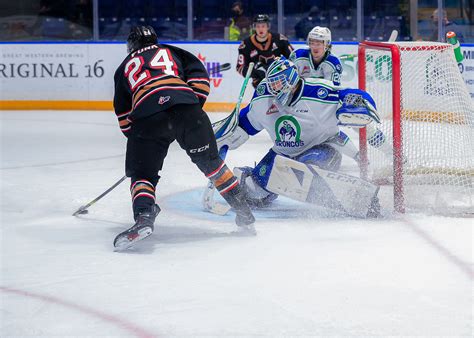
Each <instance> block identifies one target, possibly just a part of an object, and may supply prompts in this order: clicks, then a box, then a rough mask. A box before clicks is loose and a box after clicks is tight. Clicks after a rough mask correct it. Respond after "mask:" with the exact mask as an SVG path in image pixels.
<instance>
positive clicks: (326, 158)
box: [217, 57, 379, 217]
mask: <svg viewBox="0 0 474 338" xmlns="http://www.w3.org/2000/svg"><path fill="white" fill-rule="evenodd" d="M374 121H375V122H379V118H378V115H377V112H376V106H375V102H374V101H373V99H372V98H371V96H370V95H369V94H368V93H366V92H364V91H362V90H359V89H350V88H342V87H339V86H335V85H334V84H333V83H332V82H331V81H327V80H324V79H315V78H306V79H304V78H301V77H300V76H299V75H298V71H297V69H296V66H295V65H294V64H293V62H291V61H289V60H287V59H285V58H284V57H282V58H280V59H279V60H276V61H274V62H273V63H272V64H271V66H270V67H269V68H268V70H267V73H266V79H265V80H263V81H262V82H261V83H260V84H259V85H258V87H257V88H256V90H255V93H254V95H253V98H252V100H251V102H250V104H249V105H248V106H247V107H245V108H243V109H242V110H241V111H240V113H239V125H238V127H237V128H236V129H235V131H234V132H233V133H232V134H230V135H228V136H226V137H223V138H219V139H218V140H217V144H218V147H219V148H220V147H224V146H226V147H228V148H229V149H236V148H237V147H239V146H240V145H242V144H243V143H244V142H246V141H247V139H248V138H249V135H255V134H257V133H258V132H260V131H262V130H266V131H267V132H268V134H269V135H270V137H271V138H272V140H273V143H274V145H273V147H272V148H271V149H270V150H269V152H268V153H267V154H266V155H265V156H264V157H263V159H262V160H261V161H260V162H259V163H258V164H257V165H256V166H255V168H250V167H240V168H236V169H235V170H234V173H235V174H236V176H237V177H240V182H241V184H242V185H243V186H244V187H245V191H246V198H247V201H248V202H249V204H251V205H253V206H257V207H261V206H266V205H268V204H270V203H271V201H273V200H274V199H275V198H276V197H277V194H282V195H285V196H287V197H290V198H294V199H297V200H302V201H306V202H310V203H315V204H320V205H323V206H325V207H329V208H332V209H336V210H338V211H341V212H344V213H347V214H349V215H353V216H358V217H366V216H377V215H378V213H379V205H378V199H377V192H378V187H377V186H375V185H373V184H371V183H369V182H367V181H364V180H362V179H360V178H358V177H354V176H349V175H345V174H341V173H338V170H339V167H340V164H341V157H342V156H341V154H340V152H339V151H338V148H339V147H338V146H337V144H335V143H334V142H333V139H334V137H335V136H337V135H338V134H339V126H340V125H342V126H353V127H364V126H366V125H367V124H369V123H371V122H374ZM305 173H306V174H305ZM335 173H337V174H335Z"/></svg>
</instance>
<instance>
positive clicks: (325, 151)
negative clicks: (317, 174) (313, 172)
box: [295, 134, 347, 171]
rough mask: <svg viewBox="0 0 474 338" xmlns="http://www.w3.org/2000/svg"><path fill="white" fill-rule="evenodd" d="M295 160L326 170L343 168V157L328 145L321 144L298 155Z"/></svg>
mask: <svg viewBox="0 0 474 338" xmlns="http://www.w3.org/2000/svg"><path fill="white" fill-rule="evenodd" d="M344 135H345V134H344ZM346 136H347V135H346ZM295 160H296V161H298V162H303V163H308V164H314V165H317V166H318V167H320V168H322V169H325V170H331V171H337V170H339V168H340V167H341V160H342V155H341V153H340V152H338V151H337V150H336V149H334V148H333V147H331V146H329V145H327V144H320V145H317V146H314V147H313V148H311V149H308V150H306V151H305V152H304V153H303V154H301V155H298V156H297V157H295Z"/></svg>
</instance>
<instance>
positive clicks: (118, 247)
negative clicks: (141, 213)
mask: <svg viewBox="0 0 474 338" xmlns="http://www.w3.org/2000/svg"><path fill="white" fill-rule="evenodd" d="M152 233H153V230H152V229H151V228H149V227H146V228H143V229H140V230H139V231H138V233H137V234H124V235H122V236H120V237H119V238H118V239H117V240H116V241H115V244H114V245H115V249H114V251H117V252H119V251H124V250H127V249H129V248H131V247H132V246H133V245H134V244H135V243H136V242H138V241H141V240H142V239H145V238H147V237H148V236H150V235H151V234H152Z"/></svg>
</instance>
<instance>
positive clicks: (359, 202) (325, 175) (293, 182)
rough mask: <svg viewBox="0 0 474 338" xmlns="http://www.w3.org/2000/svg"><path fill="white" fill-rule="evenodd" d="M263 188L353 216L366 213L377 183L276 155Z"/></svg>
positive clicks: (371, 202) (375, 193)
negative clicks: (265, 185)
mask: <svg viewBox="0 0 474 338" xmlns="http://www.w3.org/2000/svg"><path fill="white" fill-rule="evenodd" d="M266 188H267V190H269V191H271V192H273V193H276V194H280V195H283V196H287V197H289V198H292V199H295V200H298V201H302V202H307V203H312V204H317V205H320V206H323V207H327V208H330V209H333V210H336V211H339V212H343V213H346V214H348V215H350V216H355V217H362V218H365V217H367V215H368V213H369V209H370V208H372V206H373V200H374V198H375V197H376V196H377V193H378V187H377V186H376V185H374V184H372V183H370V182H367V181H365V180H362V179H360V178H358V177H355V176H351V175H346V174H342V173H337V172H332V171H327V170H323V169H321V168H318V167H317V166H315V165H311V164H305V163H301V162H298V161H295V160H292V159H289V158H286V157H283V156H279V155H277V156H276V158H275V161H274V165H273V168H272V171H271V173H270V178H269V180H268V184H267V187H266Z"/></svg>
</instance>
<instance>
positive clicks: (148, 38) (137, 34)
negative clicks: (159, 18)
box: [127, 26, 158, 53]
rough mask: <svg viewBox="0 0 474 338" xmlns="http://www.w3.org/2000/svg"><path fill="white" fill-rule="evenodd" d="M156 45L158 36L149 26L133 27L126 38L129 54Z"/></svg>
mask: <svg viewBox="0 0 474 338" xmlns="http://www.w3.org/2000/svg"><path fill="white" fill-rule="evenodd" d="M156 43H158V36H157V35H156V33H155V30H154V29H153V27H151V26H135V27H132V28H131V29H130V34H128V38H127V52H128V53H131V52H134V51H136V50H138V49H140V48H143V47H146V46H151V45H155V44H156Z"/></svg>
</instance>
